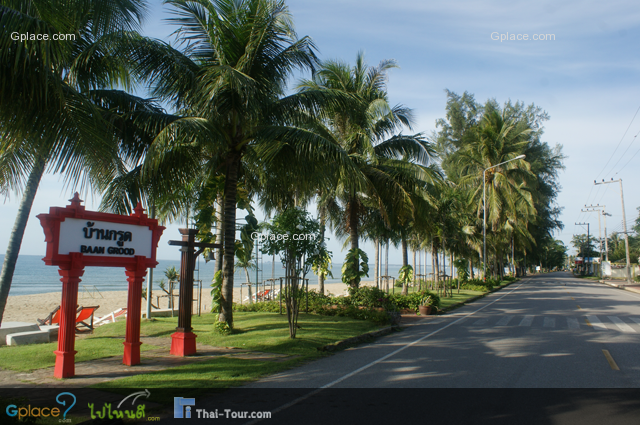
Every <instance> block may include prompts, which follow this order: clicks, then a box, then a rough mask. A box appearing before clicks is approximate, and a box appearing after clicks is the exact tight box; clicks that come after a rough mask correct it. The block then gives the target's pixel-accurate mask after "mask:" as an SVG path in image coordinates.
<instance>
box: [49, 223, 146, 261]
mask: <svg viewBox="0 0 640 425" xmlns="http://www.w3.org/2000/svg"><path fill="white" fill-rule="evenodd" d="M152 240H153V232H152V231H151V230H150V229H149V228H148V227H147V226H136V225H133V224H122V223H110V222H106V221H88V220H86V219H85V220H81V219H78V218H67V219H65V220H64V221H63V222H61V223H60V242H59V244H58V254H61V255H66V254H69V253H71V252H81V253H82V254H84V255H94V256H100V257H102V256H105V257H133V256H135V255H140V256H143V257H147V258H150V257H151V243H152Z"/></svg>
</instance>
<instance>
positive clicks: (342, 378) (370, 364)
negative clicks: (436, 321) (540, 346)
mask: <svg viewBox="0 0 640 425" xmlns="http://www.w3.org/2000/svg"><path fill="white" fill-rule="evenodd" d="M522 285H524V282H522V283H521V284H520V285H518V286H517V287H515V288H513V289H512V290H511V291H509V292H507V293H506V294H504V295H503V296H501V297H500V298H498V299H496V300H493V301H491V302H490V303H489V304H486V305H484V306H482V307H480V308H479V309H477V310H475V311H472V312H471V313H468V314H466V315H464V316H462V317H461V318H459V319H458V320H455V321H453V322H451V323H449V324H448V325H445V326H443V327H441V328H440V329H436V330H435V331H433V332H431V333H428V334H427V335H425V336H422V337H420V338H418V339H416V340H415V341H413V342H410V343H408V344H406V345H404V346H402V347H400V348H398V349H397V350H395V351H393V352H391V353H389V354H387V355H385V356H382V357H380V358H379V359H378V360H374V361H372V362H371V363H368V364H366V365H364V366H362V367H360V368H358V369H356V370H354V371H353V372H350V373H347V374H346V375H344V376H343V377H341V378H338V379H336V380H335V381H332V382H329V383H328V384H326V385H324V386H322V387H320V388H318V390H323V389H325V388H331V387H333V386H334V385H336V384H339V383H340V382H342V381H344V380H345V379H349V378H351V377H352V376H354V375H357V374H358V373H360V372H362V371H363V370H366V369H369V368H370V367H371V366H375V365H377V364H378V363H380V362H383V361H385V360H387V359H388V358H389V357H393V356H395V355H396V354H398V353H400V352H402V351H404V350H406V349H407V348H409V347H413V346H414V345H416V344H417V343H419V342H421V341H424V340H425V339H427V338H429V337H430V336H433V335H435V334H437V333H440V332H441V331H443V330H445V329H447V328H448V327H450V326H453V325H455V324H456V323H458V322H460V321H462V320H463V319H465V318H467V317H469V316H473V315H474V314H476V313H477V312H479V311H482V310H484V309H485V308H487V307H489V306H490V305H492V304H495V303H497V302H498V301H500V300H501V299H503V298H504V297H506V296H507V295H510V294H511V293H512V292H513V291H515V290H517V289H518V288H520V287H521V286H522ZM305 398H306V397H305ZM292 403H293V404H295V403H297V401H295V402H292ZM292 403H289V404H290V405H291V404H292Z"/></svg>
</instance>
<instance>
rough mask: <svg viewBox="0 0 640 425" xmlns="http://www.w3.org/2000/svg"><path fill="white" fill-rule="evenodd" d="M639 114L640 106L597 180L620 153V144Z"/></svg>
mask: <svg viewBox="0 0 640 425" xmlns="http://www.w3.org/2000/svg"><path fill="white" fill-rule="evenodd" d="M638 112H640V106H638V109H637V110H636V113H635V114H634V115H633V118H631V122H630V123H629V126H628V127H627V129H626V130H625V131H624V134H623V135H622V138H621V139H620V141H619V142H618V145H617V146H616V148H615V149H614V151H613V153H612V154H611V157H609V160H608V161H607V163H606V164H604V167H602V170H601V171H600V173H598V176H597V177H596V180H597V179H598V178H600V176H601V175H602V172H603V171H604V170H605V169H606V168H607V165H609V163H610V162H611V160H612V159H613V157H614V155H615V154H616V152H617V151H618V148H619V147H620V144H621V143H622V141H623V140H624V136H626V135H627V132H628V131H629V129H630V128H631V124H633V121H635V119H636V116H637V115H638Z"/></svg>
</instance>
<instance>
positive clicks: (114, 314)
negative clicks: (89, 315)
mask: <svg viewBox="0 0 640 425" xmlns="http://www.w3.org/2000/svg"><path fill="white" fill-rule="evenodd" d="M122 315H124V316H126V315H127V308H126V307H125V308H119V309H117V310H115V311H112V312H111V313H109V314H107V315H106V316H102V317H100V318H98V319H96V320H95V321H94V322H93V327H94V328H95V327H96V326H102V325H104V324H106V323H115V322H116V319H117V318H118V317H120V316H122ZM109 320H110V321H109Z"/></svg>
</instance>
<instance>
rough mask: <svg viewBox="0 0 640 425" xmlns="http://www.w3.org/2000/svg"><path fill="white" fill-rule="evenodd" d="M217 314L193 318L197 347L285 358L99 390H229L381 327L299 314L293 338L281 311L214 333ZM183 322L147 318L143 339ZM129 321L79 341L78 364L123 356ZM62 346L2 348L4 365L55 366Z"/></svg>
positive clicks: (227, 362) (165, 374)
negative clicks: (242, 350)
mask: <svg viewBox="0 0 640 425" xmlns="http://www.w3.org/2000/svg"><path fill="white" fill-rule="evenodd" d="M215 321H216V315H213V314H203V315H202V316H200V317H198V316H193V319H192V326H193V328H194V329H193V332H194V333H195V334H196V335H198V340H197V342H198V344H204V345H211V346H217V347H235V348H240V349H244V350H249V351H260V352H268V353H277V354H285V355H287V356H292V357H285V358H283V359H278V360H277V361H274V360H260V359H256V360H253V359H241V358H233V357H224V356H220V357H215V358H211V359H208V360H203V361H198V362H194V363H192V364H188V365H182V366H179V367H174V368H169V369H165V370H163V371H158V372H152V373H147V374H142V375H136V376H130V377H127V378H122V379H116V380H113V381H108V382H105V383H102V384H99V385H96V387H97V388H130V387H135V388H138V387H141V386H144V387H150V388H151V387H155V388H161V387H166V386H168V385H170V386H171V387H172V388H176V387H184V388H227V387H231V386H237V385H241V384H244V383H247V382H249V381H252V380H255V379H258V378H259V377H261V376H264V375H269V374H272V373H276V372H279V371H282V370H286V369H289V368H291V367H293V366H296V365H298V364H301V363H303V362H307V361H310V360H313V359H316V358H319V357H323V356H326V355H328V354H327V353H326V352H322V351H319V350H318V348H319V347H322V346H324V345H327V344H331V343H335V342H338V341H341V340H343V339H346V338H350V337H353V336H357V335H361V334H363V333H366V332H370V331H373V330H376V329H378V328H379V327H378V326H377V325H375V324H374V323H372V322H368V321H363V320H354V319H351V318H348V317H338V316H319V315H312V314H304V313H300V316H299V320H298V325H299V326H300V329H298V332H297V335H296V338H295V339H291V338H289V328H288V324H287V317H286V315H279V314H277V313H242V312H236V313H235V314H234V327H235V332H234V333H233V334H231V335H226V336H224V335H220V334H218V333H217V332H215V331H214V330H213V324H214V323H215ZM177 322H178V318H177V317H174V318H170V317H167V318H156V319H154V320H153V321H146V320H143V321H142V323H141V327H140V333H141V335H142V336H148V337H160V338H167V339H168V338H170V337H171V334H172V333H173V332H175V328H176V326H177ZM125 327H126V323H125V322H124V321H120V322H116V323H113V324H107V325H104V326H101V327H99V328H96V329H95V331H94V332H93V334H91V335H87V336H86V337H85V338H83V339H79V340H77V341H76V349H77V351H78V354H77V355H76V362H81V361H87V360H93V359H98V358H103V357H110V356H122V353H123V346H122V342H123V339H124V334H125ZM56 348H57V343H50V344H36V345H26V346H17V347H2V348H0V365H1V366H0V367H2V368H3V369H10V370H15V371H20V372H28V371H33V370H35V369H40V368H44V367H51V366H54V363H55V355H54V354H53V351H54V350H55V349H56ZM153 348H157V347H156V346H153V345H150V344H143V345H142V346H141V350H142V353H141V357H142V361H143V362H144V351H145V350H149V349H153Z"/></svg>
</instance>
